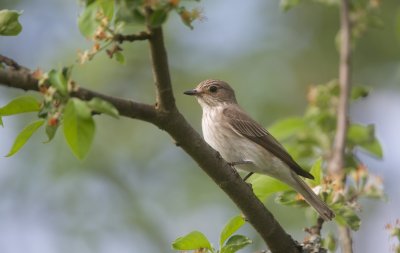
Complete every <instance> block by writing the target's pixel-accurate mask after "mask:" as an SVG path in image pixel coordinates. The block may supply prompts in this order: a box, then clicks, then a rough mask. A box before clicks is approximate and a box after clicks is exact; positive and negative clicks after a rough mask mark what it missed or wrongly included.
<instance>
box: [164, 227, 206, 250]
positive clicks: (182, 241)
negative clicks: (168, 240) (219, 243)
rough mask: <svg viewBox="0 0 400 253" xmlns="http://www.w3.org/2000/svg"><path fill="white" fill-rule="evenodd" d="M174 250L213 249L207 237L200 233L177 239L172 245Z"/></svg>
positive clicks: (192, 233) (196, 232) (195, 232)
mask: <svg viewBox="0 0 400 253" xmlns="http://www.w3.org/2000/svg"><path fill="white" fill-rule="evenodd" d="M172 248H173V249H175V250H196V249H210V250H211V249H212V248H211V244H210V242H209V241H208V239H207V237H205V235H204V234H203V233H201V232H199V231H193V232H191V233H189V234H187V235H185V236H182V237H179V238H177V239H176V240H175V241H174V242H173V243H172Z"/></svg>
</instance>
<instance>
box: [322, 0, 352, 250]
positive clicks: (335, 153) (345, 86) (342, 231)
mask: <svg viewBox="0 0 400 253" xmlns="http://www.w3.org/2000/svg"><path fill="white" fill-rule="evenodd" d="M350 63H351V22H350V1H349V0H341V6H340V64H339V85H340V96H339V104H338V107H337V123H336V135H335V139H334V144H333V149H332V154H331V158H330V161H329V164H328V168H329V172H330V174H331V175H332V177H333V180H334V183H335V184H336V185H337V187H338V188H339V189H343V188H344V184H345V181H346V173H345V171H344V166H345V164H344V155H345V148H346V137H347V129H348V111H349V94H350V89H351V82H350V78H351V68H350ZM338 229H339V237H340V246H341V249H342V252H343V253H352V252H353V249H352V238H351V233H350V229H349V228H348V227H339V228H338Z"/></svg>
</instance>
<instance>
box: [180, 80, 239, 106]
mask: <svg viewBox="0 0 400 253" xmlns="http://www.w3.org/2000/svg"><path fill="white" fill-rule="evenodd" d="M184 94H186V95H190V96H195V97H196V98H197V101H198V102H199V104H200V105H201V106H202V107H203V108H204V107H214V106H220V105H223V104H232V103H234V104H236V103H237V102H236V98H235V92H234V90H233V89H232V88H231V86H229V84H227V83H226V82H224V81H221V80H211V79H210V80H205V81H202V82H201V83H199V84H198V85H197V87H196V88H195V89H193V90H188V91H185V92H184Z"/></svg>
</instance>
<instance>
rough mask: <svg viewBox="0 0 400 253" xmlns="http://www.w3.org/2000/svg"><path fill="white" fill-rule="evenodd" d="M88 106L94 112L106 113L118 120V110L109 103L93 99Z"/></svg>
mask: <svg viewBox="0 0 400 253" xmlns="http://www.w3.org/2000/svg"><path fill="white" fill-rule="evenodd" d="M87 105H88V106H89V107H90V109H92V111H95V112H99V113H104V114H107V115H109V116H111V117H114V118H118V117H119V113H118V110H117V109H116V108H115V107H114V106H113V105H112V104H111V103H109V102H107V101H105V100H103V99H101V98H92V99H91V100H90V101H89V102H87Z"/></svg>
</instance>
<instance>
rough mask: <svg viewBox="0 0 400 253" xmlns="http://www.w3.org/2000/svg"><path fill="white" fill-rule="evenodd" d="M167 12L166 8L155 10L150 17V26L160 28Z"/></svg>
mask: <svg viewBox="0 0 400 253" xmlns="http://www.w3.org/2000/svg"><path fill="white" fill-rule="evenodd" d="M168 11H169V10H168V9H167V8H166V7H163V8H159V9H157V10H155V11H154V12H153V13H152V14H151V16H150V26H151V27H154V28H156V27H159V26H161V25H162V24H163V23H164V22H165V21H166V20H167V17H168Z"/></svg>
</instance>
